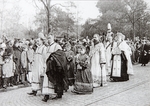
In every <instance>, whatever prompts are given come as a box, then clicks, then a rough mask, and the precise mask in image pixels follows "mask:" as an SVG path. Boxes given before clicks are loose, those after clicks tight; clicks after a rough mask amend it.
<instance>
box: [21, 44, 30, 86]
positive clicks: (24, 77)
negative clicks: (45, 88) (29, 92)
mask: <svg viewBox="0 0 150 106" xmlns="http://www.w3.org/2000/svg"><path fill="white" fill-rule="evenodd" d="M27 50H28V47H27V45H26V44H25V43H24V44H23V45H22V53H21V82H22V83H23V84H24V85H26V84H27Z"/></svg>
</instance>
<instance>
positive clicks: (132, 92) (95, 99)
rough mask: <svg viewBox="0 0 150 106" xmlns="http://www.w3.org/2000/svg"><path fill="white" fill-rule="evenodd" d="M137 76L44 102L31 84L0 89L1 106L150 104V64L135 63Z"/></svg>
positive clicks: (147, 105)
mask: <svg viewBox="0 0 150 106" xmlns="http://www.w3.org/2000/svg"><path fill="white" fill-rule="evenodd" d="M134 72H135V74H134V76H130V80H129V81H127V82H108V86H106V87H100V88H95V89H94V92H93V94H88V95H76V94H73V93H71V89H72V88H70V90H69V91H68V92H67V93H64V95H63V98H62V99H59V100H49V101H48V102H47V103H45V102H42V101H41V100H42V98H43V96H42V95H41V93H40V92H38V95H37V96H29V95H27V93H28V92H30V91H31V89H30V87H25V88H19V89H14V90H8V91H7V92H0V106H150V64H149V65H147V66H146V67H144V66H140V65H134Z"/></svg>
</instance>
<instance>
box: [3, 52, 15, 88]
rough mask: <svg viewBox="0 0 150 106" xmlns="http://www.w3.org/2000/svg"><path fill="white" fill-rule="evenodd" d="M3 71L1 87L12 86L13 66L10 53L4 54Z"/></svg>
mask: <svg viewBox="0 0 150 106" xmlns="http://www.w3.org/2000/svg"><path fill="white" fill-rule="evenodd" d="M2 71H3V81H4V82H3V87H4V88H5V89H6V88H7V86H8V85H10V86H13V80H12V77H13V76H14V72H15V66H14V63H13V60H12V57H11V55H9V54H4V64H3V67H2Z"/></svg>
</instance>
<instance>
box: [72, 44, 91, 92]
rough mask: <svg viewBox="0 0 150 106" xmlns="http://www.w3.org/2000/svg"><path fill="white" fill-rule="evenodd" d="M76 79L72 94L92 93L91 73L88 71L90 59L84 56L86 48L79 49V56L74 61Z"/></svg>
mask: <svg viewBox="0 0 150 106" xmlns="http://www.w3.org/2000/svg"><path fill="white" fill-rule="evenodd" d="M75 63H76V66H77V67H76V68H77V70H76V79H75V84H74V88H73V91H72V92H73V93H77V94H89V93H92V92H93V80H92V73H91V71H90V57H89V56H88V55H87V54H86V48H85V47H84V46H82V47H81V52H80V54H79V56H78V57H77V58H76V59H75Z"/></svg>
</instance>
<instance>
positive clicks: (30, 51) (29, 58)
mask: <svg viewBox="0 0 150 106" xmlns="http://www.w3.org/2000/svg"><path fill="white" fill-rule="evenodd" d="M33 45H34V44H33V43H31V42H30V43H29V45H28V51H27V64H28V67H27V71H28V72H27V73H28V74H27V80H28V83H29V84H31V83H32V71H33V59H34V50H33Z"/></svg>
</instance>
